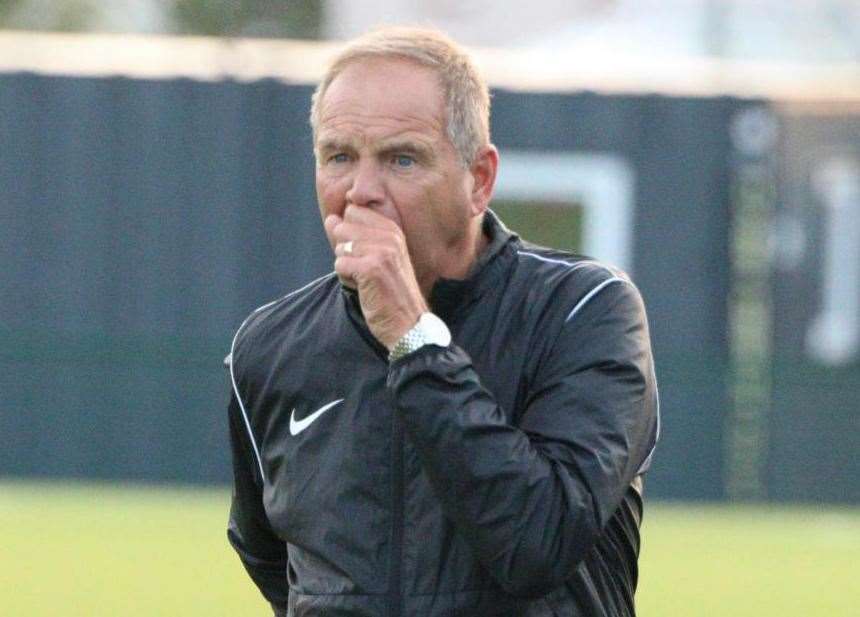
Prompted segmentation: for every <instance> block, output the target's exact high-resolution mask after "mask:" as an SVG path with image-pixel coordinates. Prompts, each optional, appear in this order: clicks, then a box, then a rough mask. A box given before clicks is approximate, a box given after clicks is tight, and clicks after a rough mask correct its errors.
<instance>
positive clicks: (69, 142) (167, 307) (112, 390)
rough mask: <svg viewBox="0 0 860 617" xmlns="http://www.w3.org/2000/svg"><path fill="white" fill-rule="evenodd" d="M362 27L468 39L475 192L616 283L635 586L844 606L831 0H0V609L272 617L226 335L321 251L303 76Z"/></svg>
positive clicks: (854, 384)
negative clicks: (479, 143) (240, 474)
mask: <svg viewBox="0 0 860 617" xmlns="http://www.w3.org/2000/svg"><path fill="white" fill-rule="evenodd" d="M380 23H413V24H424V25H435V26H437V27H439V28H441V29H443V30H445V31H446V32H448V33H449V34H450V35H452V36H453V37H454V38H455V39H457V40H458V41H460V42H461V43H464V44H466V45H468V46H469V47H470V48H471V49H473V51H474V53H475V56H476V59H477V61H478V63H479V65H480V66H481V68H482V70H483V71H484V73H485V74H486V76H487V77H488V80H489V82H490V84H491V86H492V89H493V116H492V133H493V140H494V142H495V143H496V144H497V145H498V146H499V148H500V152H501V161H502V162H501V170H500V177H499V182H498V188H497V191H496V200H495V202H494V205H493V207H494V209H495V210H496V211H497V212H498V213H499V214H500V216H501V217H502V219H503V220H504V221H506V222H507V223H508V225H509V226H511V227H512V228H514V229H515V230H517V231H519V232H520V233H521V235H522V236H524V237H525V238H527V239H528V240H531V241H534V242H538V243H545V244H549V245H552V246H557V247H562V248H570V249H572V250H576V251H580V252H584V253H587V254H591V255H593V256H595V257H598V258H601V259H604V260H606V261H608V262H611V263H614V264H616V265H619V266H621V267H623V268H625V269H626V270H628V272H630V273H631V274H632V276H633V278H634V280H635V281H636V283H637V284H638V286H639V287H640V289H641V291H642V293H643V296H644V297H645V301H646V305H647V307H648V310H649V319H650V323H651V329H652V341H653V346H654V353H655V358H656V362H657V375H658V380H659V383H660V390H661V401H662V406H661V408H662V418H663V433H662V437H661V442H660V445H659V449H658V452H657V456H656V457H655V460H654V465H653V467H652V471H651V472H650V474H649V476H648V479H647V481H646V496H647V504H646V519H645V524H644V528H643V530H644V536H645V540H644V546H643V552H642V558H641V578H640V591H639V594H638V603H639V612H640V614H641V615H645V616H646V617H647V616H648V615H684V616H687V615H706V614H707V615H713V614H732V615H757V616H762V615H765V616H766V615H771V614H773V615H795V614H796V615H856V614H860V590H858V586H857V584H856V575H855V574H854V570H855V569H856V566H857V564H858V563H860V2H857V1H856V0H832V1H813V0H794V1H791V0H788V1H786V0H782V1H775V0H747V1H743V0H662V1H659V2H658V1H656V0H638V1H636V0H615V1H613V0H603V1H601V0H566V1H562V0H556V1H553V0H532V1H531V2H527V3H519V2H501V1H499V0H496V1H495V2H490V1H489V0H486V1H485V0H473V1H470V2H464V1H462V0H460V1H457V2H451V1H447V0H444V1H443V0H439V1H437V2H434V3H420V2H413V1H407V0H386V1H385V2H382V1H381V0H379V1H376V0H368V1H365V2H351V1H347V0H327V1H321V2H283V1H274V0H269V1H267V0H231V1H228V0H207V1H204V0H172V1H171V0H125V1H120V0H111V1H107V0H100V1H96V0H0V263H2V275H0V341H2V351H0V369H2V370H0V392H2V393H3V401H2V403H0V614H2V615H60V614H62V615H64V616H77V615H87V616H94V615H114V614H119V613H122V614H124V615H173V614H179V613H180V612H181V614H184V615H192V616H193V615H197V614H200V615H207V616H210V617H211V616H214V615H261V614H266V612H267V609H266V607H265V605H264V603H263V602H262V601H261V600H260V598H259V597H258V596H257V594H256V591H255V589H254V588H253V586H252V584H251V583H250V581H249V580H247V578H246V576H245V574H244V571H243V570H242V568H241V566H240V565H239V561H238V559H237V558H235V557H234V556H233V555H232V553H231V551H230V549H229V548H228V546H227V543H226V537H225V526H226V517H227V508H228V504H229V482H230V461H229V450H228V446H227V430H226V400H227V394H228V379H227V374H226V372H225V370H224V368H223V366H222V359H223V358H224V356H225V355H226V354H227V352H228V351H229V345H230V341H231V339H232V336H233V334H234V332H235V330H236V328H237V327H238V326H239V324H240V323H241V321H242V319H244V317H245V316H246V315H247V314H248V313H249V312H250V311H251V310H252V309H254V308H255V307H257V306H259V305H261V304H264V303H266V302H268V301H270V300H272V299H274V298H276V297H278V296H280V295H283V294H284V293H286V292H287V291H289V290H291V289H294V288H296V287H299V286H300V285H302V284H303V283H304V282H307V281H309V280H311V279H313V278H315V277H317V276H319V275H321V274H324V273H326V272H328V271H330V269H331V261H332V257H331V255H330V251H329V249H328V246H327V244H326V242H325V239H324V235H323V233H322V229H321V225H320V221H319V215H318V211H317V208H316V200H315V195H314V183H313V174H314V163H313V157H312V142H311V134H310V128H309V126H308V122H307V116H308V111H309V103H310V94H311V92H312V89H313V86H314V83H315V80H316V79H318V78H319V76H320V75H321V73H322V70H323V67H324V65H325V61H326V58H328V57H330V56H331V55H332V54H333V53H334V52H335V51H336V50H337V49H338V46H339V45H340V44H341V42H342V41H343V40H345V39H347V38H350V37H352V36H354V35H357V34H360V33H362V32H364V31H365V30H367V29H368V28H370V27H372V26H374V25H377V24H380Z"/></svg>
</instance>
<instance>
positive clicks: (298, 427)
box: [290, 398, 343, 435]
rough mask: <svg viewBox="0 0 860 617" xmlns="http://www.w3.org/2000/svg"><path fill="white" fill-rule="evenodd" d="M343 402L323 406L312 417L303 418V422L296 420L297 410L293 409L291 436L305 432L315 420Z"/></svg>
mask: <svg viewBox="0 0 860 617" xmlns="http://www.w3.org/2000/svg"><path fill="white" fill-rule="evenodd" d="M342 402H343V399H342V398H339V399H337V400H336V401H332V402H331V403H329V404H327V405H323V406H322V407H320V408H319V409H317V410H316V411H315V412H313V413H312V414H311V415H309V416H307V417H306V418H302V419H301V420H296V410H295V408H293V413H292V414H290V435H298V434H299V433H301V432H302V431H303V430H305V429H306V428H307V427H309V426H310V425H311V424H313V423H314V420H316V419H317V418H319V417H320V416H321V415H323V414H324V413H325V412H327V411H328V410H329V409H331V408H332V407H334V406H335V405H337V404H338V403H342Z"/></svg>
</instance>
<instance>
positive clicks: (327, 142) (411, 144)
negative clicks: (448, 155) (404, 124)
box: [316, 137, 435, 161]
mask: <svg viewBox="0 0 860 617" xmlns="http://www.w3.org/2000/svg"><path fill="white" fill-rule="evenodd" d="M316 149H317V151H318V152H320V153H322V154H327V153H329V152H343V151H346V152H354V151H355V150H357V149H358V147H357V146H356V144H355V141H353V140H350V139H342V138H339V137H326V138H323V139H321V140H320V141H319V143H318V144H317V148H316ZM398 152H403V153H406V154H414V155H415V156H417V157H419V158H423V159H425V160H428V161H431V160H433V159H434V158H435V157H434V155H433V149H432V148H430V147H428V146H427V145H425V144H423V143H421V142H419V141H415V140H412V139H402V138H400V139H392V140H391V141H388V142H385V143H383V144H382V146H381V147H380V148H379V149H378V150H377V151H376V154H377V155H388V154H395V153H398Z"/></svg>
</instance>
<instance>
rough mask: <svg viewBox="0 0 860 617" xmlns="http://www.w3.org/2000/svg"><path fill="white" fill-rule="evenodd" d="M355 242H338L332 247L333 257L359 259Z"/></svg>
mask: <svg viewBox="0 0 860 617" xmlns="http://www.w3.org/2000/svg"><path fill="white" fill-rule="evenodd" d="M356 245H357V241H356V240H347V241H346V242H338V243H337V244H336V245H335V247H334V254H335V257H347V256H351V257H359V256H360V255H359V253H358V252H357V251H356Z"/></svg>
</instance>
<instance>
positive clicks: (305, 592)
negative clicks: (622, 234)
mask: <svg viewBox="0 0 860 617" xmlns="http://www.w3.org/2000/svg"><path fill="white" fill-rule="evenodd" d="M484 229H485V233H487V235H488V236H489V237H490V240H491V242H490V245H489V247H488V249H487V250H486V251H485V253H484V254H483V256H482V258H481V260H480V261H479V263H478V264H477V265H476V267H475V268H474V270H473V273H472V274H471V275H470V277H469V278H468V279H467V280H464V281H453V280H442V281H440V282H438V283H437V284H436V286H435V287H434V289H433V293H432V297H431V299H430V301H431V306H432V309H433V311H434V312H435V313H436V314H437V315H439V316H440V317H441V318H442V319H443V320H444V321H445V322H446V323H447V324H448V327H449V328H450V330H451V333H452V337H453V343H452V345H451V346H450V347H449V348H440V347H437V346H427V347H424V348H422V349H420V350H419V351H417V352H415V353H413V354H411V355H408V356H406V357H404V358H401V359H400V360H398V361H397V362H395V363H394V364H393V365H392V366H389V364H388V361H387V357H386V356H387V354H386V350H385V349H384V348H383V347H382V346H381V345H380V344H379V343H378V342H377V341H376V339H374V337H373V336H372V335H371V333H370V331H369V330H368V328H367V326H366V324H365V322H364V320H363V318H362V314H361V310H360V306H359V302H358V297H357V296H356V295H355V294H354V293H353V292H351V291H349V290H347V289H346V288H344V287H342V286H341V285H340V284H339V282H338V280H337V278H336V277H335V276H334V275H333V274H330V275H328V276H325V277H323V278H321V279H318V280H316V281H314V282H312V283H310V284H309V285H307V286H305V287H303V288H301V289H299V290H297V291H295V292H293V293H291V294H289V295H287V296H285V297H284V298H282V299H280V300H277V301H275V302H273V303H271V304H268V305H266V306H264V307H261V308H259V309H257V310H256V311H255V312H254V313H252V314H251V316H250V317H249V318H248V319H247V320H246V321H245V323H244V324H243V325H242V326H241V328H240V329H239V331H238V332H237V333H236V337H235V339H234V341H233V347H232V349H231V355H230V356H228V360H229V364H230V375H231V381H232V385H233V396H232V400H231V404H230V410H229V416H230V436H231V443H232V448H233V463H234V473H235V489H234V494H233V502H232V507H231V512H230V521H229V529H228V537H229V539H230V542H231V543H232V545H233V547H234V548H235V549H236V551H237V552H238V553H239V556H240V557H241V559H242V562H243V563H244V565H245V567H246V568H247V570H248V572H249V573H250V575H251V576H252V578H253V579H254V581H255V582H256V584H257V585H258V586H259V588H260V590H261V591H262V593H263V594H264V595H265V597H266V598H267V599H268V600H269V601H270V602H271V603H272V605H273V607H274V608H275V611H276V613H277V614H279V615H281V614H287V615H290V616H294V617H310V616H311V615H321V616H325V617H338V616H341V615H343V616H346V615H350V616H368V617H369V616H374V617H383V616H385V617H394V616H398V615H404V616H410V617H412V616H424V615H427V616H436V615H440V616H441V615H445V616H453V615H457V616H469V617H490V616H502V615H504V616H510V617H537V616H544V615H546V616H550V615H558V616H561V615H564V616H585V615H588V616H592V615H594V616H598V615H600V616H603V615H607V616H608V615H613V616H614V615H619V616H626V615H633V614H634V608H633V593H634V590H635V588H636V579H637V556H638V552H639V524H640V521H641V516H642V500H641V486H642V484H641V475H642V473H643V472H644V471H645V469H646V468H647V466H648V464H649V462H650V456H651V453H652V451H653V448H654V445H655V443H656V439H657V434H658V409H657V406H658V403H657V388H656V384H655V380H654V369H653V363H652V358H651V349H650V343H649V336H648V326H647V322H646V317H645V310H644V308H643V305H642V301H641V298H640V295H639V293H638V291H637V290H636V288H635V287H634V286H633V284H632V283H630V281H629V280H628V279H627V278H626V276H624V275H623V274H622V273H620V272H618V271H616V270H614V269H611V268H608V267H606V266H603V265H601V264H599V263H597V262H594V261H593V260H587V259H584V258H580V257H576V256H573V255H570V254H567V253H562V252H559V251H554V250H549V249H545V248H540V247H536V246H531V245H525V244H524V243H522V242H521V241H520V240H519V239H518V238H517V237H516V236H515V235H513V234H511V233H510V232H508V231H507V230H506V229H505V228H504V227H503V226H501V225H500V223H498V221H497V219H496V218H495V217H494V216H493V215H492V214H488V215H487V217H486V218H485V225H484ZM308 416H311V417H308ZM294 433H295V434H294Z"/></svg>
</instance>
